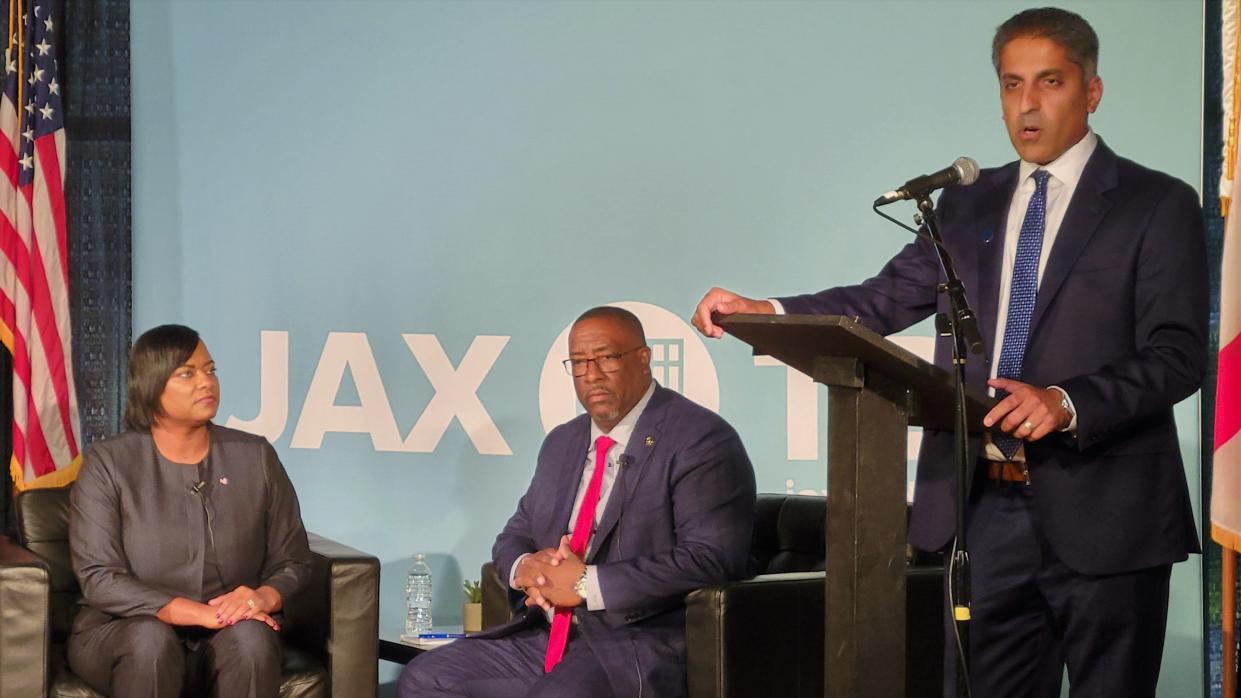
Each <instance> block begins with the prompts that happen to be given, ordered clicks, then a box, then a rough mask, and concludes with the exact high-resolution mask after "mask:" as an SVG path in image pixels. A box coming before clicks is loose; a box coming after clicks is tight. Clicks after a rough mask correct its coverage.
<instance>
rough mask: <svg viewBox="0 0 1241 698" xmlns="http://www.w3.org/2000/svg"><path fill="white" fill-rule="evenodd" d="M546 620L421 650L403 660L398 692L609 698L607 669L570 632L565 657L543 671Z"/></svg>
mask: <svg viewBox="0 0 1241 698" xmlns="http://www.w3.org/2000/svg"><path fill="white" fill-rule="evenodd" d="M547 634H548V629H547V626H546V625H540V626H537V627H533V628H525V629H523V630H519V631H517V632H515V633H513V634H511V635H506V636H504V637H499V638H491V639H472V638H470V639H465V640H458V641H456V642H454V643H452V644H450V645H445V646H443V647H439V648H436V649H434V650H431V651H430V652H424V653H422V654H420V655H418V656H417V657H414V659H413V661H411V662H410V663H409V664H406V665H405V670H404V671H403V672H401V680H400V684H399V686H398V689H397V694H398V695H399V696H400V698H441V697H447V696H454V697H459V696H468V697H469V698H517V697H519V696H526V697H527V698H534V697H536V696H537V697H538V698H583V697H589V698H608V697H609V696H612V695H613V693H612V687H611V685H610V684H609V683H608V680H607V673H606V672H605V671H604V669H603V666H602V665H601V664H600V663H599V659H598V657H596V656H595V654H594V652H592V651H591V649H590V647H589V645H588V644H587V643H586V642H585V641H584V640H583V639H582V638H581V637H580V636H579V635H578V634H577V629H576V628H575V629H574V630H573V631H572V632H571V633H570V634H569V645H568V647H567V648H566V649H565V654H564V658H563V659H562V660H561V661H560V663H559V664H557V665H556V668H555V669H553V670H552V672H551V673H550V674H544V673H543V657H544V655H545V653H546V651H547Z"/></svg>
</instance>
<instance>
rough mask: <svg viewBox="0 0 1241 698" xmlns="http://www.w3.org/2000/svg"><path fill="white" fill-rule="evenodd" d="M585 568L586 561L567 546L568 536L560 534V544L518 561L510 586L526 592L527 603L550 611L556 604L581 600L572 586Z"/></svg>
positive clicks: (571, 604)
mask: <svg viewBox="0 0 1241 698" xmlns="http://www.w3.org/2000/svg"><path fill="white" fill-rule="evenodd" d="M585 571H586V563H585V562H583V561H582V558H581V557H579V556H578V555H576V554H575V553H574V552H573V549H572V548H570V547H569V536H567V535H566V536H561V538H560V547H558V548H544V549H542V550H540V551H538V552H536V553H531V554H530V555H526V556H525V557H523V558H521V560H519V561H518V563H517V572H516V574H515V575H513V586H514V587H516V588H518V589H520V590H522V591H524V592H525V594H526V606H539V607H541V608H542V609H543V610H544V611H547V612H549V613H550V612H551V611H552V609H554V608H555V607H557V606H559V607H562V608H571V607H573V606H577V605H579V604H581V603H582V601H583V599H582V597H581V596H580V595H578V593H577V590H576V589H575V588H574V587H575V585H576V584H577V581H578V580H579V579H580V578H581V577H582V574H583V573H584V572H585Z"/></svg>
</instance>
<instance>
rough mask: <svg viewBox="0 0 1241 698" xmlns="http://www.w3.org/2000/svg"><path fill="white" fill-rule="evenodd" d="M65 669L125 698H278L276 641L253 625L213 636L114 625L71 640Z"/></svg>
mask: <svg viewBox="0 0 1241 698" xmlns="http://www.w3.org/2000/svg"><path fill="white" fill-rule="evenodd" d="M68 650H69V652H68V654H69V668H71V669H72V670H73V673H75V674H77V675H78V677H79V678H81V679H82V680H83V681H85V682H86V683H88V684H90V686H91V688H94V689H95V690H96V691H99V692H100V693H105V694H107V695H110V696H117V697H118V698H119V697H122V696H123V697H124V698H131V697H133V698H147V697H148V696H149V697H150V698H157V697H158V698H177V697H178V696H180V695H182V690H183V688H184V689H188V690H185V693H186V694H188V695H211V696H219V697H220V698H234V697H236V698H243V697H248V698H275V696H277V695H278V694H279V692H280V661H281V658H280V653H281V650H280V635H279V633H277V632H275V631H274V630H272V629H271V628H269V627H267V625H265V624H263V623H260V622H258V621H242V622H240V623H237V624H236V625H233V626H230V627H227V628H223V629H221V630H217V631H214V632H212V631H208V630H201V629H177V628H174V627H173V626H171V625H168V624H167V623H164V622H163V621H160V620H158V619H157V618H155V617H154V616H135V617H133V618H119V619H116V620H112V621H108V622H106V623H103V624H101V625H97V626H94V627H91V628H88V629H86V630H83V631H80V632H75V633H73V635H71V636H70V637H69V647H68Z"/></svg>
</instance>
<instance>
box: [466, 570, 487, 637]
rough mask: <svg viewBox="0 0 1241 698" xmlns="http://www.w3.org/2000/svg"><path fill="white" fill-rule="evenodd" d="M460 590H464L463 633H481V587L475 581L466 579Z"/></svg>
mask: <svg viewBox="0 0 1241 698" xmlns="http://www.w3.org/2000/svg"><path fill="white" fill-rule="evenodd" d="M461 588H462V589H464V590H465V610H464V613H463V614H462V617H463V619H464V623H463V625H464V626H465V631H466V632H467V633H477V632H482V630H483V586H482V584H480V583H479V582H477V581H471V580H469V579H467V580H465V582H464V583H463V584H462V585H461Z"/></svg>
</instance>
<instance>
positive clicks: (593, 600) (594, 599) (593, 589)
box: [586, 565, 607, 611]
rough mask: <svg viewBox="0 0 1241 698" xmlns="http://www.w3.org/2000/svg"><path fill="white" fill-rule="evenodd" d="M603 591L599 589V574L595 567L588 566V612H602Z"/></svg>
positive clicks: (603, 606)
mask: <svg viewBox="0 0 1241 698" xmlns="http://www.w3.org/2000/svg"><path fill="white" fill-rule="evenodd" d="M605 608H607V606H605V605H604V603H603V590H602V589H600V588H599V572H598V571H597V569H596V566H595V565H586V610H588V611H602V610H603V609H605Z"/></svg>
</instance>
